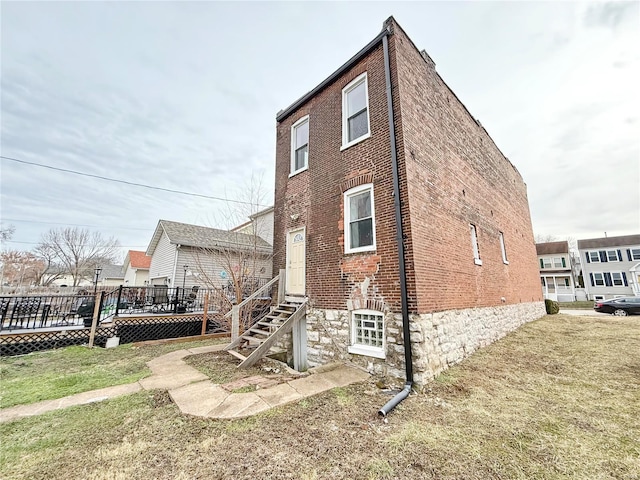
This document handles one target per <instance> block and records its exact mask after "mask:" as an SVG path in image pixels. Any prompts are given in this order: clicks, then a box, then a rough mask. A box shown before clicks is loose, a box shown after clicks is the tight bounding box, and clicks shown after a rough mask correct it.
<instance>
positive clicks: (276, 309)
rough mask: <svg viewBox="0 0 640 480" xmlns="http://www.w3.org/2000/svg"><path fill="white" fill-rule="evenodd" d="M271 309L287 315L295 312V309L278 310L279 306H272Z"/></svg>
mask: <svg viewBox="0 0 640 480" xmlns="http://www.w3.org/2000/svg"><path fill="white" fill-rule="evenodd" d="M273 311H274V312H276V313H279V314H281V315H282V314H284V315H288V316H291V314H292V313H293V312H295V310H280V309H279V308H274V309H273Z"/></svg>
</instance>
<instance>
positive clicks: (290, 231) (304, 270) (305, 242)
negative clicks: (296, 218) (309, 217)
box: [285, 226, 307, 296]
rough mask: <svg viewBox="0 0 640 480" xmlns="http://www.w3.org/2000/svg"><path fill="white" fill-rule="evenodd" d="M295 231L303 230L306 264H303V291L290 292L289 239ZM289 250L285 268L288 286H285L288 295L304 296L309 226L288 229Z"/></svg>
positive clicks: (305, 262)
mask: <svg viewBox="0 0 640 480" xmlns="http://www.w3.org/2000/svg"><path fill="white" fill-rule="evenodd" d="M295 232H302V234H303V236H304V243H303V245H302V247H303V252H304V264H303V265H302V268H303V271H302V293H297V292H296V293H293V294H292V293H290V290H289V281H290V278H291V276H290V274H289V255H290V252H289V239H290V238H291V234H292V233H295ZM286 245H287V249H286V250H287V251H286V258H285V263H286V265H285V269H286V272H287V273H286V275H287V281H286V286H285V294H287V295H289V294H290V295H302V296H304V294H305V293H306V291H307V278H306V277H307V227H306V226H304V227H296V228H292V229H290V230H288V231H287V244H286Z"/></svg>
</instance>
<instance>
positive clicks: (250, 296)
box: [224, 274, 280, 318]
mask: <svg viewBox="0 0 640 480" xmlns="http://www.w3.org/2000/svg"><path fill="white" fill-rule="evenodd" d="M279 279H280V274H278V275H276V276H275V277H273V278H272V279H271V280H269V281H268V282H267V283H265V284H264V285H263V286H262V287H260V288H259V289H258V290H256V291H255V292H253V293H252V294H251V295H249V296H248V297H247V298H245V299H244V300H243V301H242V302H240V303H239V304H237V305H234V306H233V308H232V309H231V310H229V311H228V312H227V313H225V314H224V318H229V317H230V316H231V314H232V313H233V309H234V308H235V309H238V310H240V309H241V308H242V307H244V306H245V305H246V304H247V303H249V302H250V301H251V300H253V299H254V298H257V296H258V294H259V293H262V291H263V290H266V289H268V288H269V287H271V286H272V285H273V284H274V283H276V282H277V281H278V280H279Z"/></svg>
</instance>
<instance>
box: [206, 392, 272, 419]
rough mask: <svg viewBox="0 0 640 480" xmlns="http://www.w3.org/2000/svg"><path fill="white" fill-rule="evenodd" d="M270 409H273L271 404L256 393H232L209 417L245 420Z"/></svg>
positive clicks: (208, 414)
mask: <svg viewBox="0 0 640 480" xmlns="http://www.w3.org/2000/svg"><path fill="white" fill-rule="evenodd" d="M269 408H271V407H270V406H269V404H268V403H267V402H265V401H264V400H263V399H262V398H260V397H259V396H258V395H256V394H255V393H254V392H251V393H231V394H229V396H227V398H225V399H224V401H223V402H222V403H221V404H220V405H218V406H217V407H215V408H213V409H212V410H211V411H210V412H209V413H207V417H210V418H244V417H250V416H251V415H256V414H258V413H260V412H264V411H265V410H269Z"/></svg>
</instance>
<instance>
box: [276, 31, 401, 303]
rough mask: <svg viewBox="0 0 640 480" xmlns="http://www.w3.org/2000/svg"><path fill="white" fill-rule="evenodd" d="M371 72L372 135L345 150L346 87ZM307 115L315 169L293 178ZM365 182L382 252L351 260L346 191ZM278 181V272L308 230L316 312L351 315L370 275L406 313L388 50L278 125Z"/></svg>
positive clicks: (379, 294) (372, 289)
mask: <svg viewBox="0 0 640 480" xmlns="http://www.w3.org/2000/svg"><path fill="white" fill-rule="evenodd" d="M365 71H366V72H367V76H368V90H369V117H370V127H371V137H370V138H368V139H366V140H364V141H362V142H361V143H358V144H356V145H354V146H352V147H350V148H348V149H346V150H344V151H342V152H341V151H340V147H341V144H342V89H343V88H344V87H345V86H346V85H347V84H348V83H349V82H351V81H352V80H353V79H354V78H356V77H357V76H358V75H360V74H362V73H363V72H365ZM396 101H398V99H397V98H396ZM304 115H309V169H308V170H307V171H305V172H302V173H299V174H297V175H295V176H293V177H291V178H289V177H288V175H289V169H290V167H289V166H290V155H291V152H290V150H291V144H290V142H291V139H290V138H291V137H290V135H291V125H292V124H293V123H295V122H296V121H297V120H298V119H300V118H301V117H303V116H304ZM358 176H361V177H362V178H367V177H368V178H373V185H374V204H375V220H376V245H377V250H376V252H370V253H359V254H349V255H345V253H344V232H343V229H344V227H343V221H344V218H343V211H342V210H343V193H342V189H341V185H343V184H345V183H346V182H347V181H348V180H349V179H352V178H354V177H358ZM275 178H276V188H275V226H274V234H275V237H274V245H275V250H276V253H275V258H274V268H276V269H278V268H284V267H285V255H286V247H285V245H286V236H287V232H288V231H289V230H290V229H292V228H295V227H298V226H303V225H305V226H306V228H307V243H306V247H307V249H306V294H307V295H308V296H309V297H310V299H311V303H312V304H313V305H314V306H316V307H318V308H333V309H345V308H346V306H347V300H348V299H357V298H361V297H362V294H363V292H362V291H361V290H362V289H361V286H360V284H361V282H363V281H364V280H365V277H368V278H369V284H368V289H367V292H366V293H367V298H369V299H377V300H383V301H384V302H385V303H386V304H387V306H388V307H390V308H392V309H393V310H395V311H398V310H399V309H400V286H399V273H398V257H397V250H396V243H395V231H396V230H395V217H394V207H393V184H392V171H391V147H390V142H389V127H388V122H387V101H386V89H385V77H384V63H383V54H382V44H380V45H379V46H378V47H377V48H375V49H374V50H373V51H372V52H371V53H370V54H369V55H368V56H367V57H366V58H364V59H363V60H361V61H360V62H359V63H358V64H357V65H355V66H354V67H353V68H352V69H351V70H350V71H348V72H347V73H345V74H344V75H343V76H342V77H341V78H340V79H338V80H337V81H336V82H334V83H333V84H332V85H331V86H329V87H328V88H326V89H325V90H324V91H322V92H321V93H319V94H318V95H317V96H316V97H314V98H313V99H312V100H311V101H309V102H308V103H307V104H305V105H304V106H302V107H301V108H300V109H298V111H297V112H295V113H294V114H292V115H290V116H289V117H287V118H286V119H284V120H283V121H282V122H281V123H279V124H278V125H277V145H276V173H275ZM356 183H357V182H356ZM404 194H405V195H406V190H405V192H404ZM405 203H406V202H405ZM406 210H407V211H408V208H406ZM294 214H297V215H299V217H298V218H297V220H292V219H291V215H294ZM406 218H407V220H408V218H409V216H408V215H406ZM407 228H408V226H407ZM358 265H361V266H362V268H359V267H357V266H358ZM274 271H277V270H274Z"/></svg>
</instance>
